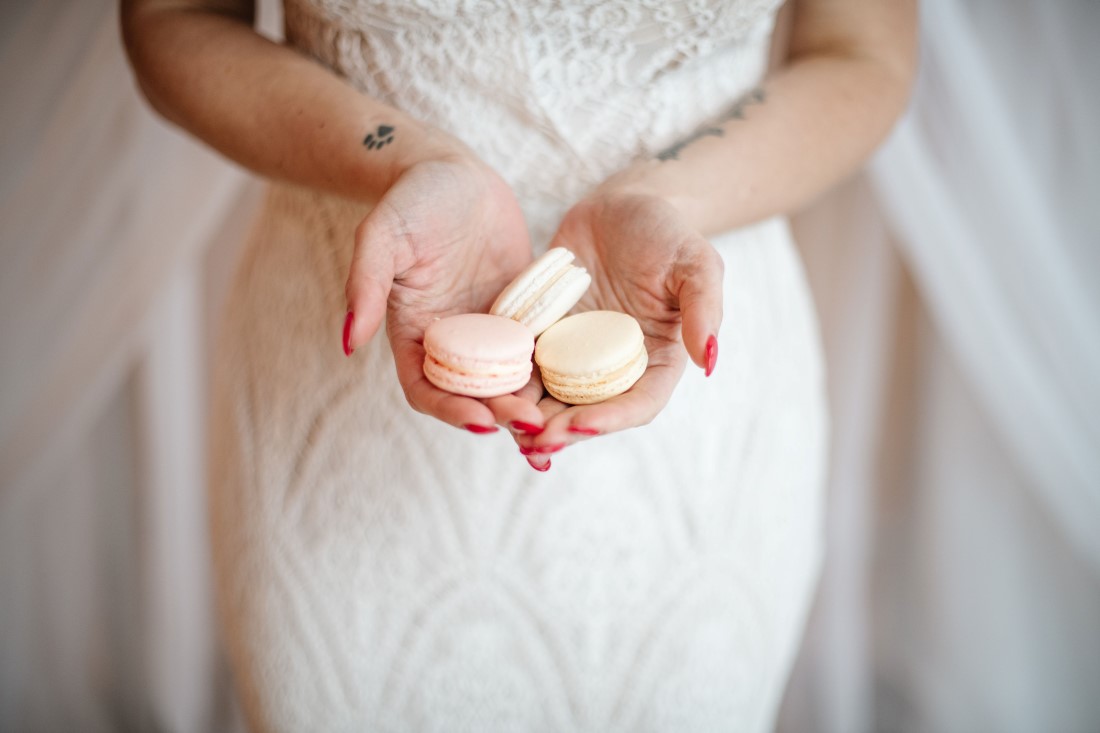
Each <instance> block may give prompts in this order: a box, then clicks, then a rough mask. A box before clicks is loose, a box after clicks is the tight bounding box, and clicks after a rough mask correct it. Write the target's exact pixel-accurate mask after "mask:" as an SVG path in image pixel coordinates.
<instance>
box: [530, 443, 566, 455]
mask: <svg viewBox="0 0 1100 733" xmlns="http://www.w3.org/2000/svg"><path fill="white" fill-rule="evenodd" d="M564 447H565V443H555V444H554V445H536V446H535V452H536V453H557V452H558V451H560V450H561V449H562V448H564Z"/></svg>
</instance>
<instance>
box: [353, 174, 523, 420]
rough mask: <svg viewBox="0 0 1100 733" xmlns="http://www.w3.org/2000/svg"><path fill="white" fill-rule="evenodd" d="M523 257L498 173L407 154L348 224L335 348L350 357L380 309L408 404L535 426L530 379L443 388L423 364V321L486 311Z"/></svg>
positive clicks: (453, 416)
mask: <svg viewBox="0 0 1100 733" xmlns="http://www.w3.org/2000/svg"><path fill="white" fill-rule="evenodd" d="M530 260H531V247H530V242H529V239H528V235H527V227H526V224H525V223H524V219H523V214H522V212H521V211H520V208H519V204H518V203H517V202H516V199H515V196H514V195H513V194H512V191H511V189H510V188H509V187H508V185H507V184H506V183H505V182H504V181H503V180H502V179H501V178H500V176H499V175H497V174H496V173H495V172H494V171H492V170H491V169H490V168H489V167H488V166H486V165H484V164H483V163H481V162H480V161H477V160H476V159H474V158H473V157H472V156H467V155H456V156H453V157H449V158H443V159H433V160H429V161H426V162H420V163H416V164H415V165H413V166H411V167H410V168H409V169H408V170H406V171H405V173H403V174H402V175H401V176H400V177H399V178H398V179H397V181H396V182H395V183H394V185H393V186H391V187H390V189H389V190H388V191H387V192H386V194H385V195H384V196H383V197H382V199H381V200H380V201H379V202H378V203H377V205H376V206H375V207H374V208H373V209H372V210H371V212H370V214H368V215H367V217H366V218H365V219H364V220H363V221H362V223H361V224H360V225H359V227H358V228H357V229H356V232H355V251H354V255H353V256H352V261H351V268H350V273H349V275H348V280H347V287H346V290H345V294H346V298H347V307H348V314H347V316H346V320H345V324H344V351H345V353H347V354H348V355H349V356H351V355H352V353H353V352H354V350H355V348H356V347H357V346H359V345H362V344H364V343H366V342H367V341H369V340H370V339H371V338H372V337H373V336H374V334H375V332H376V331H377V330H378V328H379V327H380V325H381V323H382V320H383V318H384V319H385V322H386V332H387V335H388V336H389V340H390V346H391V348H392V350H393V354H394V361H395V363H396V367H397V376H398V379H399V381H400V382H401V387H402V389H403V390H404V392H405V397H406V399H407V400H408V402H409V404H410V405H411V406H412V407H413V408H414V409H415V410H417V411H419V412H422V413H425V414H427V415H431V416H433V417H436V418H438V419H440V420H442V421H444V422H446V423H449V424H451V425H454V426H456V427H465V428H466V429H468V430H471V431H473V432H490V431H492V430H495V427H494V423H499V424H503V425H510V424H512V423H515V422H517V421H518V422H519V423H520V424H521V425H523V424H525V423H526V424H529V425H532V426H538V427H541V425H542V415H541V412H540V411H539V409H538V408H537V407H536V405H535V401H536V397H535V396H534V394H535V392H536V391H537V389H535V388H532V389H531V390H527V392H530V394H525V393H524V391H523V390H521V392H520V393H517V394H516V395H505V396H503V397H496V398H492V399H487V400H481V399H475V398H472V397H463V396H459V395H454V394H450V393H448V392H444V391H442V390H440V389H439V388H437V387H436V386H435V385H433V384H432V383H431V382H429V381H428V380H427V378H425V376H424V371H423V363H424V347H423V336H424V330H425V329H426V328H427V326H428V324H429V323H431V321H432V320H433V319H435V318H442V317H444V316H449V315H455V314H459V313H481V312H486V311H487V310H488V307H489V306H490V305H491V304H492V302H493V299H494V298H495V297H496V295H497V294H498V293H499V292H500V291H501V289H502V288H503V287H504V286H505V285H506V284H507V283H508V282H509V281H510V280H511V279H512V278H513V277H514V276H515V275H516V274H517V273H518V272H519V271H520V270H522V269H523V267H524V266H526V265H527V264H528V263H529V262H530ZM521 394H524V396H517V395H521Z"/></svg>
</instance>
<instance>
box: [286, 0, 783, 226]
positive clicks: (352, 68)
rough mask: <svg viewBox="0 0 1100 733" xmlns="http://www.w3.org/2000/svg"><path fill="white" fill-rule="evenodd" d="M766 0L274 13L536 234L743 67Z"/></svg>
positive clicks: (730, 92)
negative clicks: (498, 189)
mask: <svg viewBox="0 0 1100 733" xmlns="http://www.w3.org/2000/svg"><path fill="white" fill-rule="evenodd" d="M780 2H781V0H740V1H732V2H731V1H728V0H727V1H725V2H708V1H707V0H681V1H679V2H666V1H664V0H574V1H572V2H546V1H545V0H543V1H537V0H536V1H534V2H522V1H518V0H514V1H512V2H509V1H507V0H418V1H416V2H406V1H403V0H368V1H365V2H354V1H353V0H286V24H287V38H288V41H289V42H290V43H292V44H294V45H295V46H297V47H298V48H300V49H302V50H303V51H305V52H307V53H309V54H311V55H312V56H314V57H316V58H317V59H319V60H320V61H321V62H322V63H324V64H326V65H327V66H329V67H330V68H332V69H333V70H334V71H336V72H337V73H339V74H340V75H342V76H344V77H345V78H347V79H348V80H349V81H351V82H352V83H353V84H355V85H356V86H358V87H359V88H360V89H361V90H363V91H364V92H366V93H368V94H370V95H372V96H375V97H378V98H380V99H383V100H385V101H386V102H388V103H390V104H392V105H394V106H396V107H398V108H400V109H402V110H405V111H406V112H408V113H410V114H412V115H413V116H415V117H417V118H419V119H423V120H425V121H427V122H430V123H432V124H435V125H437V126H439V127H442V128H444V129H446V130H447V131H449V132H451V133H453V134H455V135H457V136H458V137H459V138H461V139H462V140H463V141H464V142H466V143H467V144H469V145H470V146H471V147H472V148H473V149H474V150H475V151H476V152H477V153H478V154H479V155H480V156H481V157H482V158H483V159H484V160H486V161H487V162H488V163H489V164H490V165H492V166H494V167H495V168H496V169H497V170H498V171H500V173H501V174H502V175H503V176H504V177H505V179H506V180H508V181H509V182H510V183H511V184H512V185H513V186H514V187H515V189H516V194H517V196H519V198H520V201H521V203H522V204H523V205H524V207H525V209H526V214H527V216H528V221H529V224H530V225H531V228H532V235H533V236H532V239H533V241H534V242H536V246H539V245H541V244H544V243H545V241H546V240H547V239H548V238H549V236H550V234H551V233H552V226H553V225H554V224H556V222H557V220H558V219H559V218H560V216H561V214H562V213H563V210H564V208H565V207H566V206H568V205H569V204H570V203H572V202H573V201H575V200H577V198H578V197H580V196H581V195H583V194H584V193H585V192H586V191H587V190H588V189H589V188H591V187H592V186H594V185H595V184H597V183H599V182H600V181H602V180H603V179H604V178H606V177H607V176H608V175H610V174H611V173H612V172H614V171H615V170H617V169H620V168H622V167H624V166H625V165H627V164H628V163H629V161H630V160H632V159H633V158H635V157H637V156H643V155H650V156H651V155H653V154H655V153H656V151H658V150H661V149H662V148H664V147H667V146H668V145H670V144H672V143H673V142H675V141H676V140H677V139H679V138H680V137H682V136H684V135H686V134H688V133H690V132H691V131H692V130H693V129H694V128H695V127H696V126H697V125H698V124H700V122H702V121H703V120H705V119H707V118H708V117H712V116H714V115H716V114H718V113H719V112H720V111H722V110H723V109H724V108H726V107H727V106H729V105H730V104H731V103H733V101H735V100H736V99H737V97H738V96H740V95H741V94H742V93H744V92H745V91H746V90H747V89H748V88H750V87H751V86H752V85H753V84H755V83H756V82H757V81H758V79H759V78H760V76H761V74H762V73H763V71H764V64H765V59H766V54H767V44H768V39H769V35H770V31H771V26H772V22H773V18H774V13H775V10H776V8H777V7H778V5H779V4H780Z"/></svg>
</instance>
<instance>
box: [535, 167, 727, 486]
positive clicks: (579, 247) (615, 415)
mask: <svg viewBox="0 0 1100 733" xmlns="http://www.w3.org/2000/svg"><path fill="white" fill-rule="evenodd" d="M550 246H552V247H566V248H568V249H570V250H572V251H573V252H574V253H575V254H576V255H577V260H578V262H579V264H583V265H584V266H585V267H587V268H588V271H589V273H591V275H592V287H591V288H590V289H589V291H588V293H586V295H585V297H584V299H582V300H581V302H580V309H581V310H596V309H602V310H615V311H622V312H623V313H629V314H630V315H632V316H634V318H636V319H637V320H638V322H639V323H640V324H641V327H642V332H643V333H644V334H645V339H646V349H647V350H648V351H649V366H648V367H647V368H646V371H645V374H643V375H642V378H641V379H639V380H638V382H637V383H636V384H635V385H634V386H633V387H631V389H630V390H629V391H627V392H626V393H624V394H621V395H619V396H617V397H613V398H611V399H610V400H607V401H605V402H601V403H598V404H594V405H580V406H569V405H564V404H562V403H560V402H558V401H557V400H555V399H553V398H552V397H544V398H543V399H542V400H541V401H540V403H539V407H540V408H541V410H542V412H543V415H544V416H545V419H546V423H545V429H544V430H543V432H542V433H540V434H539V435H537V436H526V435H518V436H516V442H517V443H519V445H520V449H521V452H523V453H524V454H525V455H527V456H528V461H529V462H530V463H531V465H532V466H534V467H535V468H540V469H542V468H543V467H544V466H545V465H546V462H547V461H548V457H549V454H550V453H552V452H555V451H556V450H558V449H560V447H564V446H565V445H568V444H569V443H572V442H574V441H576V440H579V439H583V438H585V437H587V436H592V435H598V434H606V433H611V432H615V431H617V430H624V429H626V428H630V427H635V426H638V425H644V424H646V423H648V422H649V421H650V420H652V419H653V418H654V417H655V416H656V415H657V413H659V412H660V411H661V409H662V408H663V407H664V406H665V404H666V403H667V402H668V399H669V397H670V396H671V395H672V391H673V389H674V388H675V387H676V384H677V383H678V382H679V380H680V377H681V375H682V374H683V371H684V368H685V366H686V363H687V358H688V357H689V356H690V357H691V360H692V361H693V362H695V364H696V365H698V366H699V367H700V368H702V369H704V370H705V371H706V373H707V374H708V375H709V374H710V372H711V371H712V370H713V369H714V364H715V360H716V359H717V357H718V352H717V333H718V327H719V325H720V324H721V321H722V259H721V257H720V256H719V255H718V253H717V252H716V251H715V249H714V247H712V246H711V244H710V243H709V242H708V241H707V240H706V239H704V238H703V237H702V236H701V235H700V234H699V233H698V232H697V231H696V230H695V229H694V228H693V227H691V226H690V225H689V224H688V223H687V221H686V219H685V217H684V216H683V215H682V214H681V213H680V211H679V210H678V209H677V208H676V207H675V206H673V205H672V204H671V203H669V202H668V201H667V200H665V199H664V198H661V197H659V196H656V195H653V194H649V193H636V192H625V191H621V190H615V189H613V188H612V189H604V190H601V191H597V192H596V193H595V194H593V195H592V196H591V197H589V198H587V199H585V200H584V201H581V202H580V203H578V204H577V205H576V206H574V207H573V209H571V210H570V211H569V213H568V214H566V216H565V218H564V219H563V220H562V223H561V226H560V227H559V229H558V232H557V234H556V235H555V236H554V240H553V241H552V242H551V245H550Z"/></svg>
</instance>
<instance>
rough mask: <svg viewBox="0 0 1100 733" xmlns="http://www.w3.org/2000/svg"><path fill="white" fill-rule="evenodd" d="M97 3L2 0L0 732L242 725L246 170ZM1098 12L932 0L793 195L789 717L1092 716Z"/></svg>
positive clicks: (1062, 720)
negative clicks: (910, 88)
mask: <svg viewBox="0 0 1100 733" xmlns="http://www.w3.org/2000/svg"><path fill="white" fill-rule="evenodd" d="M115 13H116V8H115V7H114V3H112V2H110V0H41V1H39V0H36V2H34V3H4V4H0V95H2V98H0V130H2V139H0V255H2V258H0V262H2V264H0V375H2V376H0V379H2V383H0V730H9V729H10V730H57V729H80V730H93V731H94V730H111V729H118V728H120V727H139V728H141V727H156V728H158V729H161V728H163V729H165V730H172V731H201V730H221V729H223V728H224V726H225V725H226V724H227V723H226V719H225V718H224V717H219V711H220V710H223V706H222V705H221V702H220V698H219V695H221V694H223V691H221V690H219V689H217V686H218V685H219V684H222V678H220V677H219V676H218V675H217V674H215V672H214V670H216V649H215V635H214V630H213V628H212V627H211V622H210V611H209V589H208V586H207V583H206V577H207V576H206V566H205V563H206V549H205V547H206V545H205V534H204V528H203V526H202V520H201V517H202V502H201V497H202V486H201V475H202V470H201V465H196V464H200V463H201V460H202V450H201V443H202V435H201V434H200V433H199V432H198V431H199V430H200V426H201V410H195V409H194V408H195V406H196V405H201V403H202V400H203V390H204V384H203V380H202V379H201V378H197V376H198V375H201V374H202V370H203V368H204V364H205V353H204V349H205V347H206V345H207V343H208V342H209V338H208V337H209V332H210V329H211V324H213V323H214V322H216V304H217V302H218V293H219V292H221V291H222V290H223V289H224V283H225V277H226V272H227V270H228V268H229V266H230V265H231V261H232V254H231V252H232V248H231V247H227V246H226V243H228V242H235V241H239V239H240V238H241V230H242V228H243V226H245V224H244V222H245V221H247V219H248V217H249V215H250V214H249V212H250V211H251V207H252V206H253V205H254V203H255V198H254V194H253V193H252V192H253V189H250V188H249V186H250V185H252V184H250V183H249V181H248V179H247V178H246V176H245V175H244V174H242V172H240V171H239V170H237V169H235V168H233V167H232V166H230V165H228V164H226V163H225V162H224V161H222V160H220V159H218V158H217V157H216V156H214V155H213V154H211V153H209V152H208V151H205V150H204V149H202V148H201V146H199V145H198V144H196V143H194V142H193V141H191V140H189V139H187V138H186V137H185V136H183V135H181V134H180V133H178V132H175V131H173V130H171V129H169V128H168V127H167V126H166V125H164V124H163V123H161V122H160V121H158V120H156V119H155V118H154V117H153V116H152V114H151V113H150V112H149V111H148V110H147V108H146V107H145V106H144V104H143V103H142V102H141V101H140V99H139V97H138V95H137V94H136V92H135V90H134V88H133V84H132V81H131V78H130V74H129V71H128V69H127V68H126V65H125V61H124V57H123V54H122V51H121V48H120V47H119V40H118V31H117V20H116V18H115ZM1097 28H1100V5H1098V4H1096V3H1093V2H1089V1H1088V0H1078V1H1077V2H1064V3H1025V2H1011V3H1004V2H999V1H997V0H971V1H969V2H963V1H962V0H924V3H923V11H922V36H923V38H924V42H923V45H924V57H923V60H922V72H921V79H920V82H919V84H918V88H917V93H916V96H915V99H914V103H913V106H912V111H911V113H910V114H909V116H908V117H907V119H906V120H905V121H904V122H903V123H902V124H901V125H900V126H899V129H898V130H897V132H896V134H895V135H894V136H893V137H892V138H891V140H890V141H889V142H888V144H887V146H886V147H885V148H884V149H883V151H881V153H880V154H879V155H878V156H877V157H876V158H875V160H874V161H873V163H872V165H871V166H870V168H869V172H870V175H869V177H868V178H867V179H857V180H855V181H853V182H851V183H849V184H847V185H846V186H844V187H841V188H840V189H838V191H836V192H834V193H833V194H832V195H831V196H830V197H828V198H826V199H824V200H823V201H822V202H821V203H819V204H818V205H817V206H816V207H815V209H814V211H813V212H810V213H809V214H808V215H807V216H806V217H804V218H803V220H802V222H801V225H800V226H799V231H800V233H803V234H805V235H806V236H805V239H806V241H805V244H806V245H807V256H808V257H807V259H808V269H809V271H810V276H811V280H812V281H814V283H815V286H816V287H817V289H818V294H819V296H820V300H819V302H820V304H821V306H822V311H823V323H824V326H825V338H826V345H827V351H828V355H829V359H830V380H831V389H832V391H833V401H834V405H835V408H836V420H835V423H836V430H835V434H836V438H837V439H836V443H835V450H834V456H833V459H834V460H833V469H832V477H833V494H832V507H831V515H830V522H831V526H830V528H829V537H830V540H831V548H830V553H831V554H830V560H829V565H828V567H827V569H826V575H825V580H824V584H823V587H822V592H821V596H820V598H819V602H818V607H817V613H816V617H815V621H814V624H813V626H812V628H811V631H810V632H809V634H808V637H807V644H806V646H805V649H804V653H803V658H802V663H801V666H800V671H799V673H798V675H797V676H796V678H795V680H794V683H793V684H792V689H791V693H790V695H789V697H788V707H787V710H786V712H785V721H786V726H787V727H788V728H789V729H790V730H829V731H838V732H840V731H843V732H845V733H848V732H850V731H861V730H873V729H891V730H930V729H931V730H1002V731H1014V730H1019V731H1027V730H1055V729H1056V730H1063V731H1077V730H1080V731H1087V730H1096V729H1098V728H1100V696H1097V695H1095V683H1094V680H1096V679H1100V623H1097V619H1100V531H1096V530H1095V528H1096V527H1098V526H1100V449H1098V446H1100V417H1098V415H1100V378H1098V376H1097V375H1100V282H1098V279H1100V247H1098V243H1100V206H1097V202H1098V201H1100V145H1097V144H1096V143H1095V141H1094V138H1095V135H1096V131H1097V130H1100V101H1098V97H1100V95H1098V94H1097V93H1096V92H1095V91H1094V90H1093V89H1094V81H1093V80H1095V79H1096V78H1100V53H1098V52H1097V50H1096V47H1095V44H1094V38H1093V36H1094V35H1095V31H1096V29H1097ZM811 240H813V241H812V242H811ZM212 242H213V243H216V246H215V247H213V248H211V243H212ZM906 273H911V276H912V282H910V281H909V280H908V277H909V275H907V274H906ZM173 446H175V449H173Z"/></svg>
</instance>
